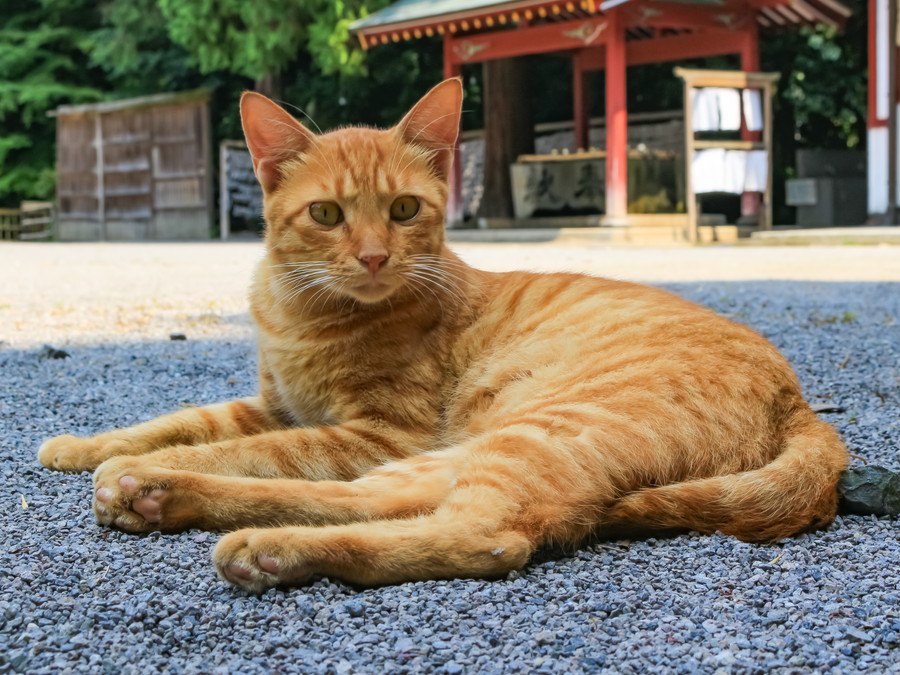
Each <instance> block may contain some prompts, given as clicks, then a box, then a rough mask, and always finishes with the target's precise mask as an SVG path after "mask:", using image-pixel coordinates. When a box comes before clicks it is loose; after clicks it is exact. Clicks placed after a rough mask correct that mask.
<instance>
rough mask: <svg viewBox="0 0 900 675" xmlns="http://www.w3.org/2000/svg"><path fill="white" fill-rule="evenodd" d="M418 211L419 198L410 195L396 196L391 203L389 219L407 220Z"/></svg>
mask: <svg viewBox="0 0 900 675" xmlns="http://www.w3.org/2000/svg"><path fill="white" fill-rule="evenodd" d="M418 212H419V200H418V199H416V198H415V197H413V196H412V195H406V196H405V197H397V199H395V200H394V203H393V204H391V220H396V221H398V222H402V221H404V220H409V219H410V218H412V217H413V216H414V215H416V214H417V213H418Z"/></svg>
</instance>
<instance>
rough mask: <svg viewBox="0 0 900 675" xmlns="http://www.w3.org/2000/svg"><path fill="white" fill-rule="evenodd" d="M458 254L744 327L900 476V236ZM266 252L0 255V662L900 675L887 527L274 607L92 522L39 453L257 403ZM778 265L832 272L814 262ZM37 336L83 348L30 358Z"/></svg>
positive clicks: (4, 667)
mask: <svg viewBox="0 0 900 675" xmlns="http://www.w3.org/2000/svg"><path fill="white" fill-rule="evenodd" d="M463 249H464V251H463V252H464V254H465V255H466V256H467V257H468V258H469V259H472V260H476V261H477V262H479V263H481V264H482V265H483V266H486V267H490V266H493V267H495V268H503V267H513V266H515V264H518V265H521V266H526V267H541V268H543V269H548V268H555V269H593V270H594V271H596V272H598V273H602V272H604V271H605V270H604V269H603V267H604V266H608V267H609V268H610V269H612V270H613V271H614V272H616V271H617V275H618V276H628V275H629V274H630V275H631V276H632V277H634V278H641V279H644V280H646V279H651V280H652V279H656V280H657V282H659V283H662V285H665V286H666V287H668V288H672V289H673V290H676V291H677V292H679V293H681V294H683V295H685V296H687V297H689V298H691V299H694V300H697V301H699V302H702V303H704V304H706V305H708V306H710V307H712V308H714V309H715V310H716V311H718V312H720V313H723V314H726V315H728V316H730V317H732V318H734V319H735V320H737V321H741V322H743V323H747V324H749V325H751V326H753V327H754V328H756V329H757V330H759V331H760V332H762V333H763V334H764V335H766V336H767V337H769V338H770V339H771V340H773V341H774V342H775V344H776V345H777V346H778V347H779V348H781V349H782V350H783V351H784V353H785V354H786V355H787V356H788V357H789V358H790V360H791V361H792V363H793V364H794V366H795V368H796V369H797V372H798V374H799V376H800V379H801V380H802V382H803V384H804V388H805V392H806V395H807V397H808V398H809V400H810V401H812V402H815V403H822V404H828V405H833V406H836V407H839V408H843V409H844V411H843V412H834V413H822V417H823V418H824V419H827V420H829V421H830V422H832V423H833V424H835V425H836V426H837V427H838V429H839V430H840V431H841V433H842V434H843V436H844V438H845V439H846V440H847V442H848V445H849V447H850V450H851V452H853V453H854V454H855V455H857V456H858V457H859V459H854V460H853V466H854V467H862V466H864V464H863V462H864V461H865V462H868V463H870V464H878V465H881V466H884V467H886V468H887V469H889V470H892V471H897V470H898V469H900V446H898V444H900V416H898V415H897V410H898V409H900V365H898V364H900V324H898V322H900V284H898V283H896V281H897V280H898V279H900V277H897V276H890V275H892V274H894V272H892V271H891V270H897V269H898V267H897V265H896V264H895V263H896V260H900V250H898V253H896V254H893V255H894V257H891V255H892V254H891V249H888V250H887V252H886V251H885V250H884V249H877V250H875V249H872V250H871V251H874V252H871V253H867V252H866V250H864V249H862V248H861V247H848V248H847V249H846V250H844V249H840V250H839V251H838V252H833V251H827V252H825V253H820V252H818V251H817V250H816V249H801V250H794V251H789V252H783V251H781V250H775V249H758V248H754V249H748V250H747V252H746V253H745V252H743V251H742V250H741V249H727V248H722V249H689V250H686V251H682V250H679V249H668V250H665V251H664V252H660V251H656V250H648V251H635V250H631V249H629V250H623V251H622V252H619V251H616V250H607V249H596V250H595V249H591V248H590V247H579V248H574V247H573V248H565V247H558V246H552V245H550V246H537V245H535V246H532V247H529V248H524V247H504V246H497V247H468V248H465V247H461V250H463ZM258 254H259V249H258V247H255V248H254V247H252V246H250V245H243V244H236V245H231V244H228V245H217V244H206V245H186V246H184V247H182V246H181V245H178V246H176V245H149V244H148V245H134V246H124V245H110V244H107V245H98V246H92V245H84V246H82V245H77V246H74V245H73V246H68V247H66V246H62V245H50V246H46V247H45V246H43V245H35V246H28V245H21V246H20V245H6V244H2V245H0V341H2V342H0V394H2V395H0V475H2V480H3V485H4V490H3V495H5V498H4V504H5V506H6V510H5V513H4V526H3V529H2V534H0V672H23V673H38V674H40V673H57V672H74V673H96V672H115V673H119V672H121V673H139V672H140V673H144V672H154V671H160V672H176V673H236V672H239V673H251V674H252V673H270V672H273V671H274V672H302V673H314V674H318V673H381V672H391V673H394V672H396V673H419V672H434V673H440V672H444V673H461V672H466V673H468V672H472V673H476V672H477V673H489V674H490V673H508V672H537V673H569V672H572V673H581V672H591V673H594V672H599V673H635V672H676V673H689V672H701V673H714V672H726V673H730V672H735V673H742V672H770V671H779V670H781V671H786V672H840V673H856V672H897V656H896V655H897V650H898V649H900V616H898V612H897V608H898V606H900V591H898V590H897V589H900V527H898V521H897V519H896V518H890V517H875V516H871V515H869V516H857V515H841V516H839V517H838V518H837V519H836V520H835V522H834V523H833V524H832V525H831V526H830V527H828V528H827V529H826V530H824V531H821V532H816V533H811V534H804V535H801V536H799V537H796V538H793V539H789V540H786V541H783V542H780V543H777V544H772V545H762V546H757V545H749V544H745V543H742V542H739V541H736V540H734V539H731V538H728V537H724V536H721V535H713V536H701V535H698V534H693V533H688V534H683V535H679V536H673V537H667V538H650V539H646V540H634V541H629V540H621V541H608V542H598V543H593V544H588V545H585V546H582V547H581V548H580V549H579V550H577V551H574V552H572V551H568V552H560V551H542V552H539V553H538V554H537V555H536V556H535V559H534V560H533V561H532V562H531V563H530V564H529V565H528V566H527V567H526V568H525V569H523V570H522V571H520V572H514V573H511V574H509V575H508V576H507V577H506V578H504V579H501V580H498V581H481V580H463V579H459V580H450V581H423V582H415V583H409V584H403V585H400V586H389V587H383V588H374V589H357V588H352V587H350V586H347V585H345V584H342V583H339V582H335V581H334V580H329V579H320V580H317V581H315V582H314V583H312V584H311V585H309V586H307V587H305V588H298V589H273V590H270V591H268V592H266V593H264V594H263V595H261V596H248V595H246V594H243V593H242V592H240V591H238V590H235V589H234V588H232V587H230V586H228V585H226V584H225V583H223V582H221V581H220V580H219V579H218V578H217V577H216V576H215V574H214V572H213V570H212V567H211V564H210V562H209V556H210V552H211V550H212V547H213V546H214V544H215V542H216V541H217V540H218V537H219V535H218V534H215V533H205V532H197V531H190V532H185V533H183V534H179V535H171V536H170V535H166V536H161V535H159V534H156V533H154V534H152V535H149V536H146V537H138V536H132V535H127V534H123V533H120V532H116V531H113V530H108V529H104V528H100V527H98V526H97V525H96V523H95V522H94V520H93V518H92V516H91V513H90V508H89V504H90V491H91V481H90V476H89V475H88V474H86V473H85V474H79V475H65V474H58V473H52V472H49V471H47V470H45V469H43V468H42V467H40V466H39V465H38V464H37V462H36V460H35V457H34V453H35V451H36V449H37V447H38V445H39V444H40V442H41V441H42V440H43V439H44V438H46V437H48V436H51V435H54V434H59V433H75V434H93V433H97V432H99V431H102V430H104V429H108V428H111V427H114V426H124V425H128V424H133V423H135V422H138V421H141V420H144V419H147V418H148V417H150V416H153V415H157V414H161V413H164V412H167V411H170V410H173V409H177V408H178V407H179V406H181V405H186V404H203V403H209V402H213V401H218V400H224V399H229V398H235V397H238V396H244V395H248V394H250V393H252V392H253V390H254V386H255V372H254V358H255V357H254V351H253V343H252V329H251V326H250V322H249V319H248V317H247V314H246V291H245V286H246V275H247V274H248V273H249V268H250V266H251V265H252V263H253V260H254V259H255V258H256V257H258ZM867 255H868V256H869V258H866V256H867ZM789 256H794V259H798V260H802V264H803V265H806V268H803V269H807V270H809V269H811V268H810V266H811V265H813V262H814V261H815V260H824V261H825V262H823V263H822V265H821V267H822V268H823V269H824V268H829V269H825V271H824V272H823V271H821V270H819V271H817V269H818V268H816V269H811V271H808V273H807V272H803V273H802V274H801V273H799V272H797V269H798V268H797V267H791V266H790V265H788V263H787V261H788V260H789V259H790V258H789ZM803 256H808V258H803ZM823 256H824V257H823ZM842 256H843V257H842ZM723 258H724V259H726V260H727V261H728V265H727V268H728V269H727V270H723V267H724V266H723V264H722V262H721V260H722V259H723ZM866 259H869V260H871V261H872V262H871V264H870V265H869V266H868V267H867V266H865V265H863V266H862V267H866V269H864V270H863V271H864V272H865V274H866V275H868V276H850V277H849V278H850V279H855V278H863V279H869V281H866V282H857V281H848V280H847V278H848V277H846V276H844V277H840V276H839V275H848V274H851V272H848V270H851V271H852V270H854V269H858V268H860V267H859V266H860V265H861V263H860V260H866ZM591 260H593V261H594V262H590V261H591ZM773 260H775V261H776V262H777V263H778V264H780V265H782V268H781V269H783V270H784V273H783V274H779V273H777V272H773V273H770V272H766V274H768V275H769V277H770V278H778V279H784V278H786V277H788V276H790V277H791V278H792V279H794V280H791V281H783V280H782V281H771V280H765V278H762V279H761V278H759V277H760V276H763V275H762V274H761V273H760V272H759V271H758V269H759V266H760V265H772V264H775V263H772V261H773ZM492 261H494V262H493V263H492ZM642 261H643V262H642ZM704 261H706V262H704ZM779 261H780V262H779ZM811 261H812V262H811ZM842 261H847V262H846V264H844V263H843V262H842ZM854 261H856V262H854ZM891 261H894V262H891ZM885 262H887V263H889V265H888V266H885ZM589 263H590V264H591V265H594V266H593V267H590V268H589V267H588V265H589ZM854 265H856V267H854ZM878 265H882V269H883V270H887V271H888V272H889V273H890V274H887V273H885V276H884V277H883V278H882V277H878V276H877V274H876V272H877V269H876V268H877V266H878ZM626 268H627V269H626ZM766 269H768V268H766ZM629 270H630V271H629ZM669 271H672V273H671V274H669ZM688 272H690V274H692V275H693V276H692V277H691V278H689V279H686V278H685V275H686V274H687V273H688ZM726 272H727V274H728V275H731V277H728V276H727V275H726ZM653 274H657V275H658V276H655V277H654V276H652V275H653ZM853 274H854V275H855V274H856V273H855V272H853ZM704 275H707V276H709V277H710V278H708V279H707V278H705V277H704ZM798 275H799V278H798ZM828 275H832V276H833V275H838V278H840V279H842V280H841V281H839V282H835V281H826V279H827V278H831V277H829V276H828ZM872 277H876V278H872ZM735 278H737V279H741V278H745V279H749V280H744V281H740V280H735ZM673 279H676V280H678V281H677V283H674V282H673ZM804 279H807V280H804ZM810 279H811V280H810ZM879 279H881V280H879ZM72 280H77V283H75V282H73V281H72ZM184 331H188V333H189V334H190V336H191V339H190V340H187V341H171V340H170V339H169V335H170V334H171V333H173V332H184ZM44 344H52V345H55V348H58V349H64V350H65V351H67V352H69V354H70V357H69V358H67V359H59V360H55V359H45V360H41V359H39V358H36V357H37V355H38V354H39V352H40V350H41V347H42V345H44ZM23 497H24V499H25V501H26V502H27V504H28V506H27V508H24V506H23V502H22V498H23Z"/></svg>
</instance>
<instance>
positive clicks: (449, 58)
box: [444, 36, 463, 223]
mask: <svg viewBox="0 0 900 675" xmlns="http://www.w3.org/2000/svg"><path fill="white" fill-rule="evenodd" d="M451 44H452V43H451V39H450V37H449V36H444V79H445V80H446V79H449V78H451V77H458V76H459V75H460V72H461V71H462V68H461V67H460V65H459V64H458V63H456V62H455V61H454V59H453V51H452V49H451ZM462 205H463V201H462V162H461V158H460V152H459V139H458V138H457V139H456V145H455V146H454V147H453V170H452V171H451V173H450V194H449V195H448V199H447V217H446V219H445V220H446V222H447V223H460V222H462V219H463V212H462Z"/></svg>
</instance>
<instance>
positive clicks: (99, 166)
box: [94, 112, 109, 241]
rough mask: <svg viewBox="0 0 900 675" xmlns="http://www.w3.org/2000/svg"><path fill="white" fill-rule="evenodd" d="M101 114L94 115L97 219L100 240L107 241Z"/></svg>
mask: <svg viewBox="0 0 900 675" xmlns="http://www.w3.org/2000/svg"><path fill="white" fill-rule="evenodd" d="M100 117H101V113H99V112H95V113H94V149H95V154H96V157H97V160H96V169H95V170H96V171H97V218H98V220H99V224H100V238H101V239H102V240H103V241H106V240H107V239H108V238H109V237H108V235H107V232H106V186H105V185H104V183H105V180H104V176H103V174H104V172H105V171H106V168H105V166H104V162H103V122H102V121H101V120H100Z"/></svg>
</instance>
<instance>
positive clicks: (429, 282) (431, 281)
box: [407, 270, 466, 304]
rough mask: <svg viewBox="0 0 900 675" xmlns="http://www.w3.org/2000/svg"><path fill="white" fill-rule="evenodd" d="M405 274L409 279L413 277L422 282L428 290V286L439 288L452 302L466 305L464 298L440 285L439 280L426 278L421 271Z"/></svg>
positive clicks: (430, 277)
mask: <svg viewBox="0 0 900 675" xmlns="http://www.w3.org/2000/svg"><path fill="white" fill-rule="evenodd" d="M407 274H408V275H409V276H410V277H414V278H416V279H419V280H420V281H422V282H423V283H424V284H425V286H426V288H429V289H430V286H436V287H437V288H440V289H441V290H442V291H444V292H445V293H446V294H447V295H449V296H450V297H452V298H453V299H454V300H456V301H457V302H458V303H460V304H466V301H465V298H463V297H461V296H460V295H459V293H458V292H457V291H456V290H454V289H452V288H450V287H448V286H445V285H444V284H443V283H441V279H439V278H435V277H432V276H428V275H426V274H424V273H422V272H421V270H415V271H412V272H408V273H407ZM430 290H432V289H430Z"/></svg>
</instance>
